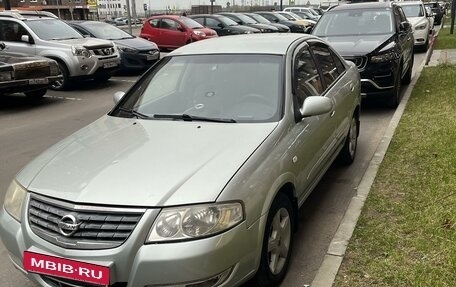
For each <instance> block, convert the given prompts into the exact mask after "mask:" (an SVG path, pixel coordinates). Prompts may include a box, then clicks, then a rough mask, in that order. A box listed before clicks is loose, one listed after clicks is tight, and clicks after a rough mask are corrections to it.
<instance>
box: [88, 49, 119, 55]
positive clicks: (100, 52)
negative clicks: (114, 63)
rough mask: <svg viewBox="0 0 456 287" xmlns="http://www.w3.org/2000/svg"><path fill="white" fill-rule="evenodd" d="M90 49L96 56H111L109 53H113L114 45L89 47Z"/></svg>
mask: <svg viewBox="0 0 456 287" xmlns="http://www.w3.org/2000/svg"><path fill="white" fill-rule="evenodd" d="M91 51H92V52H93V54H94V55H96V56H111V55H114V52H115V50H114V47H110V48H99V49H91Z"/></svg>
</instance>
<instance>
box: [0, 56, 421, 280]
mask: <svg viewBox="0 0 456 287" xmlns="http://www.w3.org/2000/svg"><path fill="white" fill-rule="evenodd" d="M424 58H425V54H424V53H417V54H415V64H414V69H417V68H418V67H419V66H420V65H421V63H422V62H423V61H424ZM138 77H139V76H138V75H128V76H125V75H123V76H115V77H113V78H111V79H110V80H109V81H108V82H107V83H96V82H84V84H81V85H80V86H79V87H77V89H74V90H72V91H68V92H56V91H48V93H47V94H46V96H45V98H44V99H43V100H42V101H40V102H31V101H29V100H28V99H27V98H25V97H24V96H23V95H11V96H4V97H2V105H1V106H0V147H1V153H0V163H1V164H0V190H1V192H0V198H1V202H0V204H2V203H3V198H4V193H5V191H6V189H7V187H8V184H9V183H10V182H11V180H12V179H13V177H14V175H15V174H16V173H17V172H18V171H19V170H20V169H21V167H23V166H24V165H25V164H26V163H27V162H29V161H30V160H31V159H33V158H34V157H35V156H37V155H38V154H39V153H41V152H42V151H43V150H45V149H46V148H48V147H49V146H51V145H52V144H54V143H56V142H58V141H59V140H61V139H63V138H64V137H66V136H68V135H70V134H71V133H73V132H75V131H77V130H78V129H80V128H81V127H83V126H85V125H87V124H89V123H90V122H92V121H93V120H95V119H97V118H99V117H100V116H101V115H103V114H106V113H107V112H108V111H109V110H110V109H111V108H112V107H113V105H114V104H113V100H112V96H113V94H114V93H115V92H116V91H126V90H127V89H128V88H129V87H130V86H131V85H132V84H133V83H134V82H135V81H136V79H137V78H138ZM393 113H394V110H391V109H385V108H382V107H378V105H376V104H375V103H370V102H366V103H363V109H362V113H361V134H360V138H359V146H358V154H357V158H356V160H355V162H354V164H353V165H352V166H350V167H349V168H340V167H338V166H337V165H336V166H333V167H332V168H330V170H329V171H328V172H327V174H326V175H325V177H324V178H323V179H322V181H321V182H320V184H319V185H318V186H317V188H316V189H315V190H314V192H313V193H312V195H311V196H310V198H309V199H308V200H307V201H306V203H305V204H304V205H303V206H302V207H301V213H300V219H299V225H300V228H299V231H298V234H297V237H296V239H295V245H294V248H295V249H294V252H293V255H292V261H291V265H290V270H289V272H288V275H287V277H286V279H285V281H284V283H283V284H282V286H304V285H305V284H310V282H312V279H313V278H314V276H315V274H316V271H317V269H318V268H319V266H320V263H321V262H322V260H323V256H324V254H325V252H326V250H327V247H328V244H329V242H330V241H331V239H332V237H333V234H334V233H335V231H336V229H337V227H338V225H339V222H340V220H341V218H342V216H343V215H344V212H345V210H346V208H347V205H348V203H349V200H350V198H351V197H352V196H353V194H354V192H355V189H356V187H357V185H358V183H359V181H360V179H361V177H362V176H363V173H364V171H365V169H366V167H367V166H368V164H369V161H370V159H371V158H372V156H373V154H374V152H375V149H376V147H377V145H378V143H379V141H380V139H381V138H382V135H383V132H384V130H385V129H386V127H387V126H388V123H389V121H390V119H391V117H392V115H393ZM0 256H2V257H1V258H3V259H4V260H2V261H1V262H0V281H1V282H2V286H4V287H13V286H24V287H26V286H34V285H33V284H31V283H30V282H28V281H27V280H26V279H25V277H24V276H22V275H21V274H20V273H19V272H18V271H15V270H14V267H13V266H12V265H11V263H10V262H9V260H8V259H7V258H8V255H7V252H6V250H5V248H4V247H3V245H2V244H1V243H0Z"/></svg>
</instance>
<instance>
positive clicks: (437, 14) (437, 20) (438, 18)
mask: <svg viewBox="0 0 456 287" xmlns="http://www.w3.org/2000/svg"><path fill="white" fill-rule="evenodd" d="M424 5H425V6H428V7H429V8H431V10H432V12H433V13H434V24H435V25H440V24H442V18H443V14H444V13H443V10H442V8H441V7H440V5H439V3H438V2H424Z"/></svg>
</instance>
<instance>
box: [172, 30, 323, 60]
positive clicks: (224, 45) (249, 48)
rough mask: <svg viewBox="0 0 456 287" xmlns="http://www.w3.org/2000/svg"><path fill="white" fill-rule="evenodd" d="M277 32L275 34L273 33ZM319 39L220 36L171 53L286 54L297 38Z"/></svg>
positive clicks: (292, 35) (295, 35)
mask: <svg viewBox="0 0 456 287" xmlns="http://www.w3.org/2000/svg"><path fill="white" fill-rule="evenodd" d="M273 34H275V35H273ZM300 39H303V40H307V39H318V38H317V37H315V36H312V35H309V34H299V33H278V34H276V33H270V34H269V33H266V34H248V35H235V36H229V37H218V38H212V39H206V40H202V41H198V42H194V43H192V44H190V45H186V46H183V47H181V48H179V49H177V50H175V51H173V52H171V53H169V54H168V55H169V56H176V55H198V54H199V55H204V54H277V55H285V54H286V52H287V50H288V49H289V47H290V45H292V43H293V42H295V41H297V40H300Z"/></svg>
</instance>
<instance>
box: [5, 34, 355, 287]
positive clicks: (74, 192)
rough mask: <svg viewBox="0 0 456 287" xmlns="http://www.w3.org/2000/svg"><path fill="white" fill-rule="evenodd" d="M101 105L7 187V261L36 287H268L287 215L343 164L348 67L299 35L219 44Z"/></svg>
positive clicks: (280, 262)
mask: <svg viewBox="0 0 456 287" xmlns="http://www.w3.org/2000/svg"><path fill="white" fill-rule="evenodd" d="M114 99H115V101H116V102H117V104H116V105H115V107H114V108H113V109H112V111H110V112H109V113H108V114H107V115H105V116H103V117H101V118H100V119H98V120H97V121H95V122H94V123H92V124H90V125H89V126H87V127H85V128H83V129H81V130H80V131H78V132H76V133H75V134H73V135H71V136H70V137H68V138H66V139H64V140H63V141H61V142H59V143H57V144H56V145H55V146H53V147H51V148H50V149H49V150H47V151H45V152H44V153H43V154H41V155H40V156H38V157H37V158H36V159H34V160H33V161H32V162H31V163H29V164H28V165H27V166H26V167H25V168H24V169H23V170H22V171H20V172H19V174H18V175H17V176H16V178H15V179H14V180H13V182H12V183H11V185H10V187H9V189H8V191H7V195H6V198H5V201H4V206H3V208H2V209H1V213H0V234H1V238H2V240H3V242H4V244H5V246H6V248H7V250H8V252H9V258H10V259H11V261H12V263H13V264H14V265H15V266H16V267H17V268H18V269H19V270H21V271H22V272H23V273H24V274H26V276H27V277H28V278H29V279H31V280H32V281H34V282H36V283H38V284H39V285H41V286H47V287H55V286H116V287H118V286H129V287H130V286H134V287H145V286H196V287H198V286H239V285H241V284H242V283H244V282H246V281H247V280H250V279H252V280H253V282H256V283H257V285H259V286H277V285H279V283H280V282H281V280H282V279H283V278H284V276H285V274H286V272H287V267H288V264H289V260H290V254H291V250H292V243H293V232H294V230H295V229H296V224H297V222H296V217H297V213H298V211H299V207H300V206H301V205H302V204H303V202H304V200H305V199H306V197H307V196H308V195H309V193H310V192H311V190H312V189H313V188H314V186H315V185H316V184H317V183H318V181H319V180H320V178H321V177H322V176H323V174H324V173H325V171H326V170H327V169H328V167H329V166H330V165H331V163H332V162H333V161H334V160H335V159H336V158H338V159H339V160H340V161H341V162H342V163H345V164H349V163H351V162H352V161H353V159H354V157H355V153H356V147H357V137H358V133H359V113H360V80H359V73H358V71H357V69H356V67H355V66H354V64H352V63H348V62H345V61H344V60H343V59H342V58H341V57H340V56H339V55H338V54H337V53H336V52H334V50H333V49H332V48H331V47H329V46H328V45H327V44H326V43H325V42H323V41H322V40H320V39H318V38H316V37H314V36H310V35H304V34H281V35H268V34H259V35H254V36H252V35H248V36H243V35H241V36H233V37H230V38H229V39H228V38H223V37H222V38H218V39H210V40H206V41H201V42H196V43H192V44H190V45H187V46H185V47H183V48H180V49H178V50H175V51H174V52H172V53H170V54H169V55H167V56H166V57H164V58H163V59H162V60H160V61H159V62H158V63H157V64H156V65H155V66H154V67H152V68H151V69H150V70H149V71H148V72H146V73H145V74H144V75H143V76H142V77H141V79H140V80H138V82H137V83H136V84H134V85H133V87H132V88H131V89H130V90H129V91H128V92H127V93H125V94H122V93H117V94H116V95H115V97H114ZM250 282H252V281H250Z"/></svg>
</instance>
